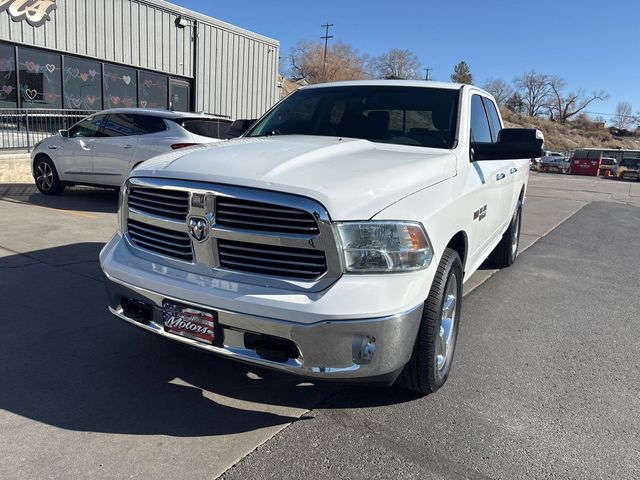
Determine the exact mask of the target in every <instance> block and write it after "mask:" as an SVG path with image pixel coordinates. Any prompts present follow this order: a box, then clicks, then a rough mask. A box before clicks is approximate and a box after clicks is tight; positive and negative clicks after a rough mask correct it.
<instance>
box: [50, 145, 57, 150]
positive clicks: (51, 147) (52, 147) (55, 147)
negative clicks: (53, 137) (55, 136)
mask: <svg viewBox="0 0 640 480" xmlns="http://www.w3.org/2000/svg"><path fill="white" fill-rule="evenodd" d="M57 148H58V147H57V146H56V145H49V150H56V149H57Z"/></svg>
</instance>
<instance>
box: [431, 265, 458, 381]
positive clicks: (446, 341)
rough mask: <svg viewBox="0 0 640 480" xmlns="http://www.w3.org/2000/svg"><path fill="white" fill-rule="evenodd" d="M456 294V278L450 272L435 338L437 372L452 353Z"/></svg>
mask: <svg viewBox="0 0 640 480" xmlns="http://www.w3.org/2000/svg"><path fill="white" fill-rule="evenodd" d="M458 294H459V292H458V279H457V278H456V275H455V274H453V273H452V274H451V276H450V277H449V282H448V283H447V290H446V291H445V295H444V301H443V302H442V317H441V318H440V332H438V338H437V339H436V363H437V367H438V372H441V371H443V370H444V368H445V367H446V366H447V364H448V363H449V362H450V360H451V355H452V353H453V348H454V343H455V338H453V337H454V332H455V322H456V312H457V305H458Z"/></svg>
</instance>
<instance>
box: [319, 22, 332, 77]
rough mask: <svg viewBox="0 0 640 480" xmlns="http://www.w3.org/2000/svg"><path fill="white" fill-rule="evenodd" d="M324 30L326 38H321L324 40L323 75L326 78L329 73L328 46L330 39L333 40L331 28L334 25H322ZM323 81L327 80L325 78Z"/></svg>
mask: <svg viewBox="0 0 640 480" xmlns="http://www.w3.org/2000/svg"><path fill="white" fill-rule="evenodd" d="M320 26H321V27H322V28H324V36H322V37H320V38H321V39H323V40H324V57H323V64H322V74H323V76H326V71H327V46H328V45H329V39H330V38H333V35H329V28H331V27H333V23H329V22H327V23H325V24H324V25H320ZM323 80H325V81H326V80H327V79H326V78H324V79H323Z"/></svg>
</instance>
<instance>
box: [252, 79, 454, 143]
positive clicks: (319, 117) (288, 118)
mask: <svg viewBox="0 0 640 480" xmlns="http://www.w3.org/2000/svg"><path fill="white" fill-rule="evenodd" d="M458 96H459V91H458V90H450V89H440V88H422V87H402V86H384V85H380V86H377V85H376V86H348V87H319V88H309V89H303V90H299V91H298V92H296V93H294V94H292V95H290V96H289V97H287V98H286V99H285V100H283V101H282V102H281V103H280V104H279V105H277V106H276V107H275V108H274V109H273V110H272V111H271V112H269V113H268V114H267V115H266V116H265V117H264V118H263V119H262V120H260V121H259V122H258V123H257V124H256V125H255V126H254V127H253V128H252V129H251V130H250V131H249V132H248V134H247V136H248V137H259V136H270V135H321V136H329V137H346V138H359V139H364V140H370V141H372V142H379V143H393V144H398V145H413V146H418V147H433V148H445V149H449V148H452V147H453V144H454V141H455V133H456V120H457V114H458Z"/></svg>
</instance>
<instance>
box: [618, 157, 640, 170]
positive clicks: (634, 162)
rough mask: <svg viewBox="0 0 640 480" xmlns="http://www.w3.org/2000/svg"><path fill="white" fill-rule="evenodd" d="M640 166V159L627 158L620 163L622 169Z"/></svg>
mask: <svg viewBox="0 0 640 480" xmlns="http://www.w3.org/2000/svg"><path fill="white" fill-rule="evenodd" d="M638 165H640V158H625V159H624V160H622V161H621V162H620V166H621V167H627V168H638Z"/></svg>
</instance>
